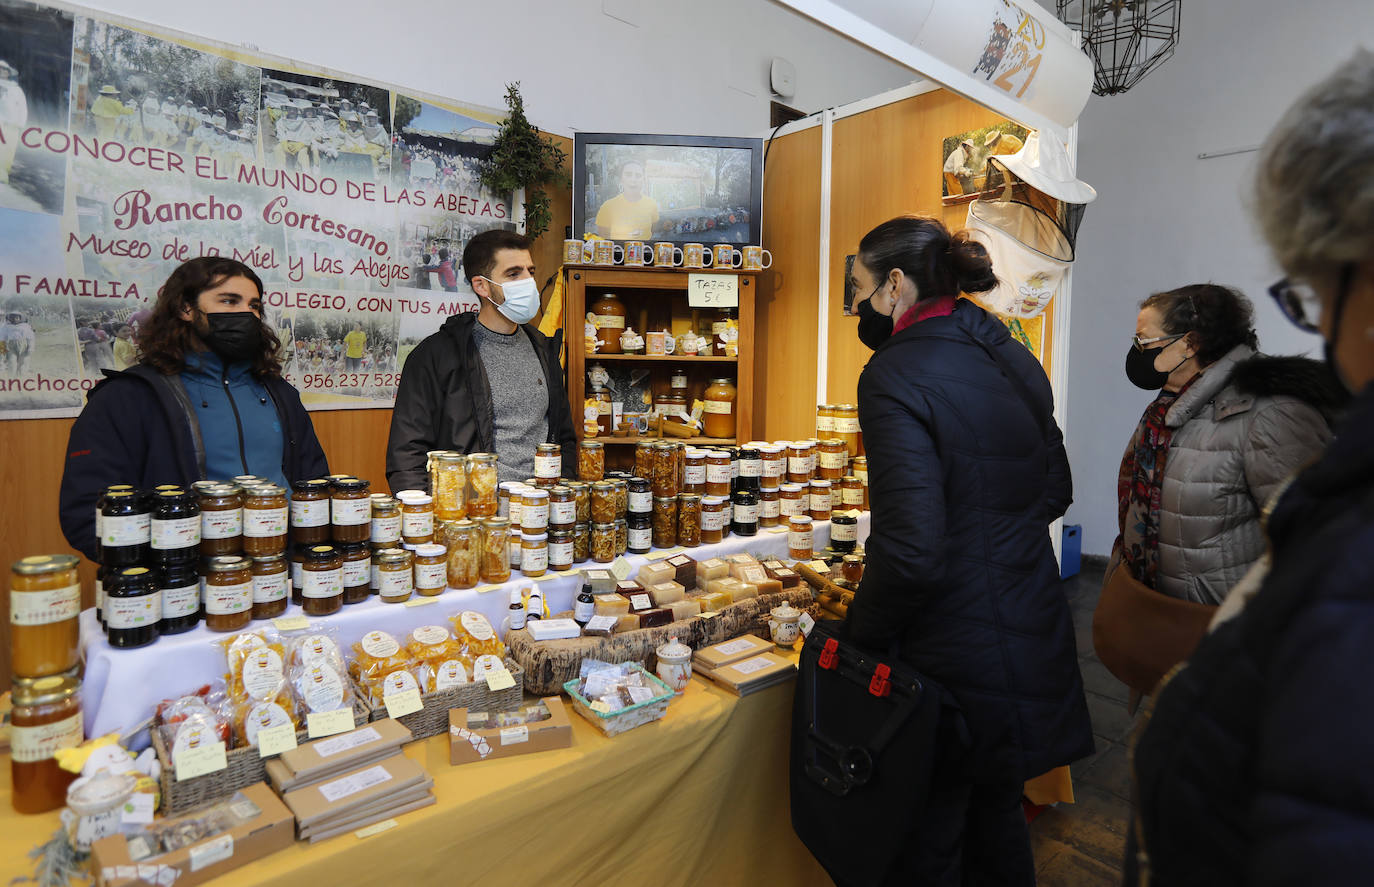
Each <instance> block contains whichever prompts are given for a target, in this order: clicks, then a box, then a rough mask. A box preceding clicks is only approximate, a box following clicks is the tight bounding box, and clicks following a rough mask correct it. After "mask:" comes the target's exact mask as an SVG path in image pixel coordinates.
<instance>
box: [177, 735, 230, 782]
mask: <svg viewBox="0 0 1374 887" xmlns="http://www.w3.org/2000/svg"><path fill="white" fill-rule="evenodd" d="M174 758H175V760H173V762H172V763H173V764H175V765H176V771H177V781H178V782H180V781H182V780H184V779H194V778H195V777H197V776H204V775H205V774H206V773H215V772H217V771H219V770H223V769H224V768H226V767H228V766H229V760H228V758H227V757H226V756H225V748H224V743H223V742H210V743H206V744H205V745H198V746H196V747H195V748H183V749H181V750H180V751H179V752H178V753H177V754H176V755H174Z"/></svg>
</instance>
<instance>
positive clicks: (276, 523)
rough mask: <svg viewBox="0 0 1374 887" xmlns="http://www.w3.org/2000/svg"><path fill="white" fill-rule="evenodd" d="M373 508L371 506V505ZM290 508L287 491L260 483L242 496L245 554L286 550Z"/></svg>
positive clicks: (252, 555)
mask: <svg viewBox="0 0 1374 887" xmlns="http://www.w3.org/2000/svg"><path fill="white" fill-rule="evenodd" d="M369 508H370V506H369ZM289 524H290V506H289V505H288V504H287V498H286V490H284V489H282V488H281V487H279V486H277V485H276V484H260V485H258V486H255V487H251V488H249V489H247V490H245V491H244V494H243V552H244V554H247V555H249V556H250V557H254V556H258V555H264V554H281V553H282V552H283V551H286V532H287V527H288V525H289Z"/></svg>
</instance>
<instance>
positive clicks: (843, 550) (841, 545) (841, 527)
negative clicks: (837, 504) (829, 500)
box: [830, 511, 859, 554]
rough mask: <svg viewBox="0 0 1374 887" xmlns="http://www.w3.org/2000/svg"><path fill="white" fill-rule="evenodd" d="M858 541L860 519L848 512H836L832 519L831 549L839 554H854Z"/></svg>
mask: <svg viewBox="0 0 1374 887" xmlns="http://www.w3.org/2000/svg"><path fill="white" fill-rule="evenodd" d="M858 539H859V519H858V518H857V517H855V516H854V515H852V514H850V513H848V512H844V511H838V512H835V513H834V514H833V515H832V516H831V518H830V547H831V548H833V549H835V551H836V552H837V553H838V554H853V553H854V549H855V548H857V547H858Z"/></svg>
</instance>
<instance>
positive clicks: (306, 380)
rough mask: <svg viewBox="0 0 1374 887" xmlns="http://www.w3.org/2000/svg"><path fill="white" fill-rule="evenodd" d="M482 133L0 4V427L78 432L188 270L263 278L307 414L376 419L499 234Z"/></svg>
mask: <svg viewBox="0 0 1374 887" xmlns="http://www.w3.org/2000/svg"><path fill="white" fill-rule="evenodd" d="M500 119H501V115H500V113H499V112H496V111H492V110H489V109H482V108H476V107H470V106H464V105H461V104H457V103H450V102H446V101H443V100H440V99H433V98H430V97H424V98H421V97H419V96H416V95H413V94H407V93H404V92H395V91H393V90H392V89H391V88H390V87H387V86H383V85H378V84H371V83H367V82H365V81H361V80H346V79H343V78H341V77H338V76H334V75H330V74H327V73H324V72H320V71H309V70H307V69H302V70H287V69H283V68H281V67H280V63H277V62H274V63H273V64H267V60H266V59H255V58H254V57H253V56H252V55H251V54H248V53H245V52H242V51H239V50H233V49H229V48H226V47H221V46H218V45H216V44H214V43H212V42H211V41H208V40H201V39H198V38H193V37H190V36H187V35H180V34H173V33H170V32H160V31H155V30H153V29H150V28H144V27H142V26H135V25H133V24H126V23H117V22H115V21H112V20H108V19H106V18H105V17H102V16H100V15H95V14H92V15H86V14H82V13H80V12H78V13H76V14H73V13H71V12H68V11H64V10H60V9H57V8H54V7H49V6H45V5H43V4H39V3H30V2H22V0H0V418H9V419H12V418H29V417H37V416H45V415H47V416H72V415H75V414H76V413H77V412H78V411H79V410H80V408H81V405H82V404H83V403H84V402H85V393H86V391H88V390H89V389H90V388H91V387H92V386H94V385H95V384H97V383H98V382H100V381H101V380H102V379H103V378H104V373H106V372H113V371H119V370H123V369H127V368H128V367H129V366H131V365H132V364H133V363H135V362H136V361H137V359H138V342H139V332H140V328H141V326H142V325H143V324H144V323H146V321H147V319H148V318H149V317H150V316H151V312H152V309H153V307H154V305H155V303H156V300H157V293H158V289H159V288H160V287H161V285H162V283H163V282H164V281H165V280H166V279H167V276H168V275H169V274H170V273H171V271H172V270H173V269H175V268H176V267H177V266H178V265H180V264H181V263H182V262H185V261H187V260H189V259H192V258H196V257H199V256H225V257H229V258H233V259H237V260H239V261H242V262H244V263H245V264H247V265H249V266H250V267H252V268H253V270H254V271H255V272H256V273H257V274H258V275H259V276H260V277H261V279H262V281H263V284H264V288H265V297H264V312H265V319H266V321H267V323H268V324H269V325H270V326H271V328H272V329H273V330H275V331H276V333H277V336H278V338H279V339H280V341H281V343H282V353H281V360H282V366H283V371H284V373H285V375H286V378H287V380H288V381H290V382H291V383H292V384H294V385H295V386H296V387H297V388H299V389H300V391H301V394H302V397H303V399H304V401H305V403H306V405H307V407H309V408H312V409H337V408H350V407H377V406H390V405H391V403H392V400H393V398H394V396H395V392H396V384H397V381H398V380H399V377H400V371H401V368H402V366H403V365H404V361H405V357H406V355H407V354H408V353H409V352H410V350H411V349H413V348H414V347H415V345H416V344H418V343H419V341H420V340H421V339H423V338H424V337H425V336H427V335H429V334H430V333H432V332H434V331H435V330H437V329H438V328H439V326H440V325H441V324H442V323H443V321H444V319H445V318H446V317H447V316H448V315H450V314H453V313H455V312H459V311H472V310H476V309H477V307H478V306H477V301H476V298H475V297H474V296H473V294H472V292H471V289H470V288H469V287H468V286H467V284H466V282H465V281H464V275H463V269H462V267H461V257H462V251H463V247H464V246H465V245H466V244H467V241H468V240H469V239H470V238H471V237H472V236H473V235H474V234H476V233H477V232H479V231H483V230H486V229H489V228H505V229H510V230H514V229H515V228H516V222H515V217H514V205H513V201H512V197H511V195H509V194H502V195H497V194H493V193H491V192H489V191H487V189H485V188H484V187H483V186H482V185H481V184H480V183H479V181H478V176H479V172H480V169H481V165H482V163H483V162H484V161H485V159H486V158H487V156H488V155H489V154H490V150H491V148H490V146H491V144H492V142H493V140H494V136H495V134H496V131H497V127H498V125H499V121H500Z"/></svg>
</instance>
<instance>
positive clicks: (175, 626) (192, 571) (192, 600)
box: [157, 564, 289, 636]
mask: <svg viewBox="0 0 1374 887" xmlns="http://www.w3.org/2000/svg"><path fill="white" fill-rule="evenodd" d="M288 584H289V583H288ZM157 588H158V593H159V594H160V595H161V596H162V605H161V606H162V621H161V622H159V623H158V625H157V633H158V635H159V636H161V635H168V634H181V633H182V632H183V631H190V630H191V629H193V628H195V627H196V626H197V625H198V624H199V623H200V575H199V574H198V573H197V572H196V565H195V564H171V565H169V566H166V567H163V568H162V569H161V570H159V571H158V575H157Z"/></svg>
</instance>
